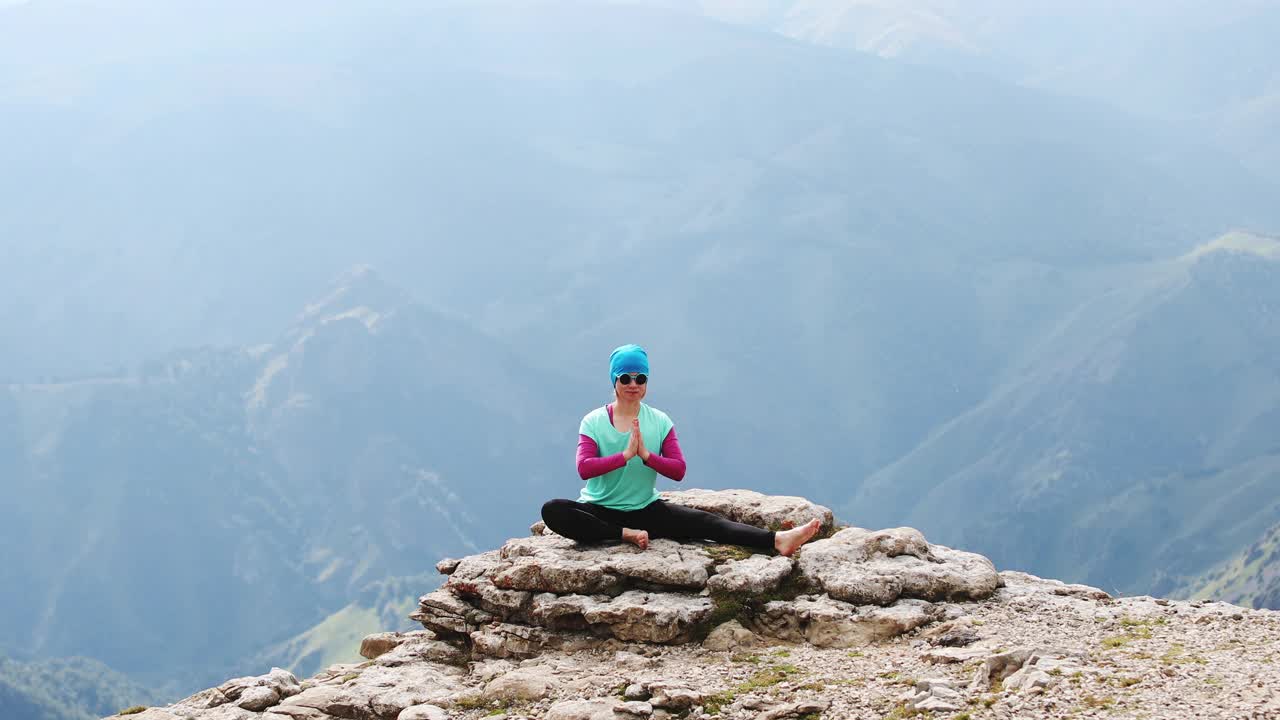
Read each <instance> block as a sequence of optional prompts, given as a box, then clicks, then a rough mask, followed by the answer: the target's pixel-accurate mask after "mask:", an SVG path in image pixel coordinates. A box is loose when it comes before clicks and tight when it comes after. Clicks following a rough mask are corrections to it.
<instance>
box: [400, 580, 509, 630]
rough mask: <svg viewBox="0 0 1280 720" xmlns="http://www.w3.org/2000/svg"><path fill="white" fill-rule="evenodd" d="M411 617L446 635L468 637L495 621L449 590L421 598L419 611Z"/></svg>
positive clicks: (441, 590)
mask: <svg viewBox="0 0 1280 720" xmlns="http://www.w3.org/2000/svg"><path fill="white" fill-rule="evenodd" d="M409 617H410V618H412V619H414V620H417V621H418V622H420V623H422V625H423V626H424V627H426V628H427V629H428V630H433V631H435V632H437V633H443V634H445V635H468V634H470V633H473V632H475V631H476V630H477V629H479V628H480V626H482V625H485V624H487V623H489V622H492V621H493V615H491V614H490V613H487V612H484V611H483V610H479V609H477V608H475V607H472V606H471V605H468V604H467V603H466V602H463V600H462V599H461V598H459V597H458V596H457V595H455V594H454V593H453V592H451V591H449V590H447V589H440V590H436V591H434V592H432V593H430V594H428V595H424V596H422V597H421V598H419V600H418V611H417V612H415V613H413V614H412V615H410V616H409Z"/></svg>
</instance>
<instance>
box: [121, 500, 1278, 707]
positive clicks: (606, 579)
mask: <svg viewBox="0 0 1280 720" xmlns="http://www.w3.org/2000/svg"><path fill="white" fill-rule="evenodd" d="M668 499H669V500H670V501H672V502H683V503H687V504H690V505H696V506H698V507H702V508H705V509H708V510H710V511H713V512H720V513H723V514H725V515H727V516H729V517H731V518H735V519H740V520H748V521H751V522H754V523H757V524H760V525H765V526H772V527H784V526H788V525H799V524H802V523H804V522H807V521H809V520H810V519H812V518H817V519H819V520H821V522H822V524H823V532H822V537H820V538H819V539H816V540H814V541H812V542H810V543H809V544H807V545H805V546H804V547H803V548H802V549H801V551H800V552H799V553H798V556H797V557H796V558H794V559H792V558H785V557H779V556H776V555H774V554H771V553H755V552H752V551H750V550H746V549H742V548H734V547H725V546H716V545H711V544H706V543H700V542H674V541H670V540H655V541H653V542H652V544H651V545H650V547H649V549H648V550H647V551H644V552H641V551H639V550H638V549H637V548H634V547H632V546H630V545H613V546H602V547H581V546H578V545H576V544H574V543H572V542H570V541H568V540H566V539H564V538H560V537H557V536H555V535H553V534H550V533H547V532H546V531H545V528H542V527H541V526H540V524H535V526H534V527H533V528H532V530H533V533H534V534H533V535H532V536H530V537H523V538H517V539H513V540H511V541H509V542H507V543H506V544H505V545H503V546H502V547H501V548H499V549H497V550H493V551H490V552H485V553H480V554H478V555H473V556H470V557H466V558H461V559H450V560H444V561H441V562H440V563H439V564H438V565H437V568H438V569H439V571H440V572H441V573H443V574H445V575H447V576H448V579H447V581H446V582H445V583H444V585H443V586H442V587H441V588H440V589H439V590H437V591H435V592H432V593H429V594H427V595H425V596H423V597H422V599H421V601H420V603H419V607H418V609H417V611H416V612H415V613H414V615H413V616H414V617H415V618H416V619H418V620H419V621H420V622H421V623H422V624H423V625H424V626H425V627H426V629H424V630H420V631H415V632H408V633H378V634H375V635H371V636H368V637H366V638H365V640H364V642H363V643H362V644H361V647H360V653H361V655H363V656H364V657H365V658H366V660H365V662H362V663H358V664H357V663H353V664H339V665H334V666H331V667H329V668H328V669H326V670H325V671H324V672H322V673H320V674H318V675H316V676H315V677H312V678H309V679H306V680H301V681H300V680H299V679H298V678H296V677H294V676H293V675H292V674H290V673H288V672H286V671H284V670H280V669H273V670H272V671H271V672H270V673H268V674H266V675H262V676H259V677H248V678H237V679H235V680H230V681H228V682H226V683H223V684H222V685H220V686H218V687H216V688H211V689H209V690H205V691H203V692H200V693H197V694H196V695H193V696H191V697H190V698H187V699H185V700H182V701H181V702H178V703H175V704H173V705H170V706H168V707H164V708H150V709H145V710H143V711H142V712H140V713H136V714H132V715H129V716H122V717H129V718H133V719H134V720H446V719H449V718H452V719H454V720H479V719H480V718H482V717H484V718H489V719H490V720H503V719H505V720H518V719H521V720H526V719H527V720H533V719H538V720H669V719H670V718H675V717H688V718H692V719H693V720H716V719H722V720H782V719H783V718H796V719H803V720H815V719H816V718H828V720H834V719H835V718H847V717H908V716H912V715H918V714H924V713H941V714H953V715H956V716H959V715H967V716H968V717H970V718H972V719H973V720H979V719H980V718H981V719H985V718H992V719H993V720H994V719H996V718H1000V719H1007V718H1010V717H1054V716H1068V715H1069V716H1081V717H1087V716H1100V714H1104V713H1105V714H1106V716H1107V717H1148V718H1167V719H1168V720H1173V719H1174V718H1183V717H1191V716H1197V717H1221V718H1229V717H1258V718H1272V717H1280V700H1278V699H1277V698H1278V697H1280V671H1277V670H1275V669H1273V668H1275V667H1277V666H1280V665H1278V664H1277V661H1280V654H1277V653H1276V651H1275V650H1274V648H1275V647H1278V646H1280V612H1273V611H1254V610H1247V609H1244V608H1237V607H1235V606H1230V605H1226V604H1222V603H1184V602H1172V601H1167V600H1160V599H1155V598H1121V599H1113V598H1112V597H1111V596H1109V595H1108V594H1107V593H1105V592H1103V591H1101V590H1098V589H1097V588H1092V587H1088V586H1084V585H1068V584H1064V583H1061V582H1057V581H1054V580H1044V579H1041V578H1037V577H1035V576H1032V575H1028V574H1026V573H1020V572H1004V573H999V574H997V573H996V571H995V569H994V567H992V565H991V563H990V562H989V561H987V560H986V559H985V558H983V557H981V556H978V555H974V554H972V553H966V552H960V551H956V550H952V549H950V548H946V547H943V546H940V545H934V544H930V543H928V542H927V541H926V540H925V538H924V537H923V536H922V535H921V534H920V533H919V532H917V531H915V530H913V529H911V528H894V529H887V530H876V531H872V530H864V529H861V528H837V527H836V526H835V524H834V519H833V518H832V516H831V513H830V511H828V510H827V509H826V508H822V507H820V506H817V505H813V504H812V503H809V502H807V501H805V500H803V499H801V498H777V497H765V496H761V495H757V494H755V493H749V492H746V491H728V492H721V493H715V492H705V491H703V492H690V493H671V494H669V495H668Z"/></svg>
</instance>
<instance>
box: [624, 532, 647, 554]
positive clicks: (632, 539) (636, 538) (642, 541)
mask: <svg viewBox="0 0 1280 720" xmlns="http://www.w3.org/2000/svg"><path fill="white" fill-rule="evenodd" d="M622 540H623V542H629V543H631V544H632V545H635V546H636V547H638V548H640V549H641V550H648V549H649V531H648V530H632V529H631V528H622Z"/></svg>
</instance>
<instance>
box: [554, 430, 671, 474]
mask: <svg viewBox="0 0 1280 720" xmlns="http://www.w3.org/2000/svg"><path fill="white" fill-rule="evenodd" d="M592 444H593V445H594V444H595V443H592ZM578 447H579V448H581V447H582V445H581V443H579V445H578ZM578 457H579V458H581V457H582V454H581V450H579V454H578ZM644 464H645V465H648V466H649V467H651V468H653V469H654V470H657V471H658V472H659V473H661V474H662V475H665V476H666V477H669V478H671V479H672V480H675V481H676V482H680V481H681V480H683V479H684V471H685V462H684V453H682V452H680V441H678V440H676V429H675V428H674V427H673V428H671V429H670V430H668V431H667V437H666V438H664V439H663V441H662V452H661V453H655V452H651V453H649V459H648V460H645V461H644ZM579 467H581V460H579Z"/></svg>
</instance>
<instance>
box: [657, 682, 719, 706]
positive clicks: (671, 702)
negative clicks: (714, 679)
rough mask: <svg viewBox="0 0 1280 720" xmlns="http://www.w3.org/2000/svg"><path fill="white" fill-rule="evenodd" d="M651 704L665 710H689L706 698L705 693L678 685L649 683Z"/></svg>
mask: <svg viewBox="0 0 1280 720" xmlns="http://www.w3.org/2000/svg"><path fill="white" fill-rule="evenodd" d="M649 692H650V693H651V694H652V696H651V697H650V698H649V704H650V705H651V706H652V707H655V708H662V709H663V710H675V711H681V710H688V709H689V708H691V707H693V706H694V705H697V704H699V703H701V702H702V701H703V699H704V698H705V697H706V695H704V694H703V693H701V692H699V691H697V690H694V689H693V688H690V687H686V686H684V685H680V684H677V683H666V682H653V683H649Z"/></svg>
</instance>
